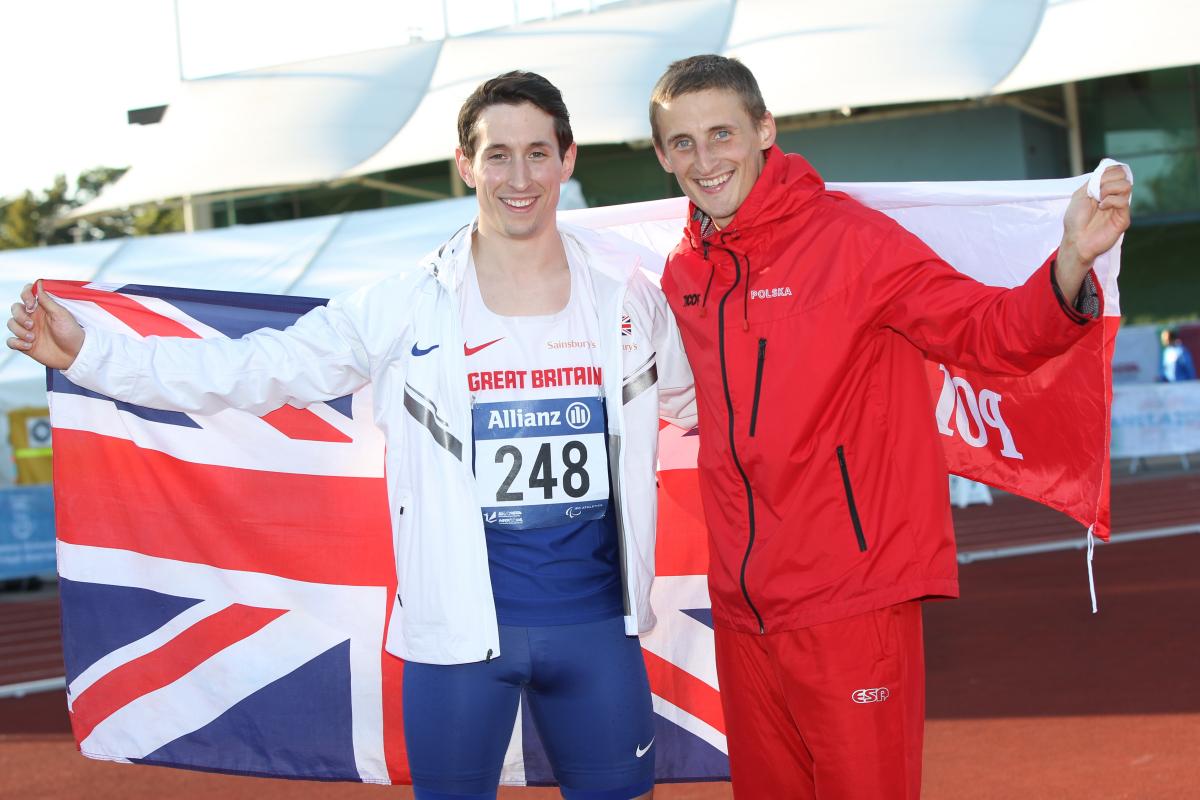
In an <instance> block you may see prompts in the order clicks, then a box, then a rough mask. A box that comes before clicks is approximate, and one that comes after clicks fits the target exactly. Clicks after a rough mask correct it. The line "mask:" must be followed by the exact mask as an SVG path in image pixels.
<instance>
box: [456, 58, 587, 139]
mask: <svg viewBox="0 0 1200 800" xmlns="http://www.w3.org/2000/svg"><path fill="white" fill-rule="evenodd" d="M523 103H529V104H531V105H533V106H535V107H537V108H540V109H541V110H542V111H545V112H546V113H547V114H549V115H550V116H551V117H553V118H554V135H555V136H556V137H557V138H558V155H559V158H562V157H563V156H564V155H565V154H566V152H567V148H568V147H570V146H571V145H572V144H573V143H574V141H575V135H574V134H573V133H571V115H570V114H568V113H567V104H566V103H564V102H563V99H562V93H561V92H560V91H558V87H557V86H555V85H554V84H553V83H551V82H550V81H548V80H546V79H545V78H543V77H542V76H541V75H538V74H537V73H536V72H523V71H521V70H513V71H512V72H506V73H504V74H503V75H497V76H496V77H494V78H492V79H491V80H487V81H484V82H483V83H481V84H479V86H477V87H476V88H475V91H473V92H471V96H470V97H468V98H467V101H466V102H465V103H463V104H462V108H461V109H459V111H458V146H459V147H460V148H461V149H462V151H463V154H464V155H466V157H467V158H474V157H475V124H476V123H477V122H478V121H479V115H480V114H482V113H483V111H484V109H486V108H488V107H489V106H495V105H506V106H519V105H521V104H523Z"/></svg>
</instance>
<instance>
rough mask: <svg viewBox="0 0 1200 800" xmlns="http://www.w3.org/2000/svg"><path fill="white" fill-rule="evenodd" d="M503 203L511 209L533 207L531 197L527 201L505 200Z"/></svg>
mask: <svg viewBox="0 0 1200 800" xmlns="http://www.w3.org/2000/svg"><path fill="white" fill-rule="evenodd" d="M504 202H505V203H507V204H508V205H510V206H512V207H513V208H528V207H529V206H531V205H533V198H532V197H531V198H529V199H528V200H505V201H504Z"/></svg>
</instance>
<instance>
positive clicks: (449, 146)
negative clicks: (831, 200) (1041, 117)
mask: <svg viewBox="0 0 1200 800" xmlns="http://www.w3.org/2000/svg"><path fill="white" fill-rule="evenodd" d="M1197 31H1200V4H1194V3H1184V2H1176V0H1143V2H1142V3H1140V4H1132V3H1128V2H1124V0H1005V2H1003V3H999V2H995V0H910V2H906V3H895V2H893V1H892V0H842V2H837V3H830V2H827V0H736V2H735V0H663V1H662V2H654V3H639V4H636V5H621V6H619V7H613V8H606V9H604V10H600V11H596V12H593V13H589V14H576V15H572V16H569V17H564V18H560V19H555V20H549V21H541V22H535V23H528V24H524V25H518V26H514V27H511V28H504V29H499V30H494V31H486V32H483V33H478V34H473V35H470V36H463V37H456V38H451V39H448V40H446V41H445V42H432V43H431V42H416V43H412V44H407V45H403V46H399V47H392V48H385V49H381V50H373V51H370V52H365V53H356V54H353V55H347V56H337V57H333V58H324V59H318V60H315V61H309V62H301V63H296V64H288V65H283V66H278V67H269V68H264V69H256V70H250V71H248V72H242V73H236V74H231V75H223V76H219V77H215V78H205V79H202V80H196V81H189V82H186V83H184V84H183V85H182V87H181V89H180V95H179V96H178V97H176V98H175V99H174V100H173V101H172V102H171V104H170V106H169V107H168V110H167V114H166V117H165V119H164V121H163V122H162V123H161V125H160V126H158V127H159V130H157V131H155V134H156V135H154V136H153V137H150V138H151V139H152V140H153V143H152V146H151V147H148V148H147V150H146V152H145V153H144V154H142V155H141V156H139V158H138V160H137V162H136V163H135V164H134V165H133V167H132V168H131V169H130V170H129V172H128V173H127V174H126V175H125V176H124V177H122V179H121V180H120V181H118V182H117V183H116V184H114V185H113V186H110V187H109V188H107V189H106V190H105V191H104V192H103V194H101V196H100V197H99V198H97V199H96V200H94V201H93V202H91V203H89V204H88V205H86V206H84V207H82V208H80V209H78V210H76V212H75V213H74V215H75V216H87V215H89V214H94V213H97V212H101V211H106V210H110V209H113V208H119V207H125V206H129V205H135V204H138V203H145V202H153V201H161V200H166V199H172V198H178V197H185V196H195V197H199V196H203V195H205V194H215V193H221V192H227V191H233V190H238V189H243V188H264V189H265V188H269V187H279V186H296V185H314V184H319V183H323V182H327V181H335V180H338V179H342V178H348V177H354V176H362V175H366V174H370V173H377V172H382V171H385V170H389V169H394V168H398V167H405V166H411V165H414V164H423V163H429V162H432V161H439V160H442V159H448V158H450V157H451V155H452V153H453V151H454V146H455V144H456V142H457V138H458V137H457V134H456V131H455V123H456V119H457V115H458V109H459V106H460V105H461V104H462V102H463V100H464V99H465V98H466V96H467V95H468V94H469V93H470V92H471V90H472V89H473V88H474V87H475V86H476V85H478V84H479V83H480V82H482V81H483V80H486V79H487V78H489V77H492V76H494V75H497V74H499V73H501V72H505V71H507V70H510V69H518V68H519V69H526V70H532V71H534V72H538V73H541V74H543V75H545V76H546V77H548V78H549V79H550V80H552V81H553V82H554V83H555V84H556V85H557V86H559V87H560V88H561V89H562V92H563V96H564V98H565V99H566V101H567V105H568V107H569V108H570V109H571V113H572V124H573V128H574V131H575V135H576V139H577V140H578V141H579V142H580V143H582V144H597V143H606V142H638V141H645V140H647V139H649V137H650V128H649V121H648V119H647V116H646V110H647V102H648V98H649V94H650V90H651V88H652V86H653V84H654V82H655V81H656V80H657V78H658V76H659V75H660V74H661V73H662V72H663V70H664V69H666V67H667V65H668V64H670V63H671V62H672V61H674V60H676V59H679V58H682V57H685V56H687V55H691V54H695V53H704V52H721V53H725V54H728V55H732V56H736V57H738V58H740V59H742V60H743V61H745V63H746V64H747V65H748V66H749V67H750V68H751V69H752V70H754V72H755V74H756V76H757V77H758V80H759V82H760V84H761V86H762V89H763V95H764V97H765V99H766V101H767V106H768V108H770V109H771V111H772V112H773V113H774V114H775V115H776V116H788V115H794V114H802V113H810V112H816V111H827V110H833V109H840V108H844V107H850V108H857V107H864V106H880V105H889V104H899V103H912V102H925V101H935V100H957V99H963V98H971V97H983V96H986V95H989V94H996V93H1001V92H1009V91H1015V90H1018V89H1023V88H1028V87H1033V86H1041V85H1049V84H1055V83H1061V82H1063V81H1072V80H1078V79H1082V78H1087V77H1095V76H1099V75H1108V74H1114V73H1120V72H1131V71H1141V70H1149V69H1157V68H1160V67H1165V66H1174V65H1177V64H1188V63H1197V62H1200V36H1197V35H1196V32H1197Z"/></svg>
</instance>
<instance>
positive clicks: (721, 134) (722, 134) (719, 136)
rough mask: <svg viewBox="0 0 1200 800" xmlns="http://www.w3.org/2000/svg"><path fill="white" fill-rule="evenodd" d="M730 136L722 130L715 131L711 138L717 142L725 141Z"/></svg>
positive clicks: (730, 134)
mask: <svg viewBox="0 0 1200 800" xmlns="http://www.w3.org/2000/svg"><path fill="white" fill-rule="evenodd" d="M732 135H733V134H732V133H730V132H729V131H723V130H722V131H717V132H716V133H714V134H713V138H714V139H717V140H718V141H724V140H725V139H728V138H729V137H730V136H732Z"/></svg>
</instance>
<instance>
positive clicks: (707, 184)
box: [696, 172, 733, 189]
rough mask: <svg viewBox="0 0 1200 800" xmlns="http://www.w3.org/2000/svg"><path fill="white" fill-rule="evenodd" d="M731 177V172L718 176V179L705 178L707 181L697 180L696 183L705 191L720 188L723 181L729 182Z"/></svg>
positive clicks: (703, 179)
mask: <svg viewBox="0 0 1200 800" xmlns="http://www.w3.org/2000/svg"><path fill="white" fill-rule="evenodd" d="M732 176H733V173H732V172H727V173H725V174H724V175H722V176H720V177H719V178H707V179H706V178H697V179H696V183H698V184H700V185H701V186H703V187H704V188H705V189H713V188H715V187H717V186H720V185H721V184H722V183H724V182H725V181H727V180H729V179H730V178H731V177H732Z"/></svg>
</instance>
